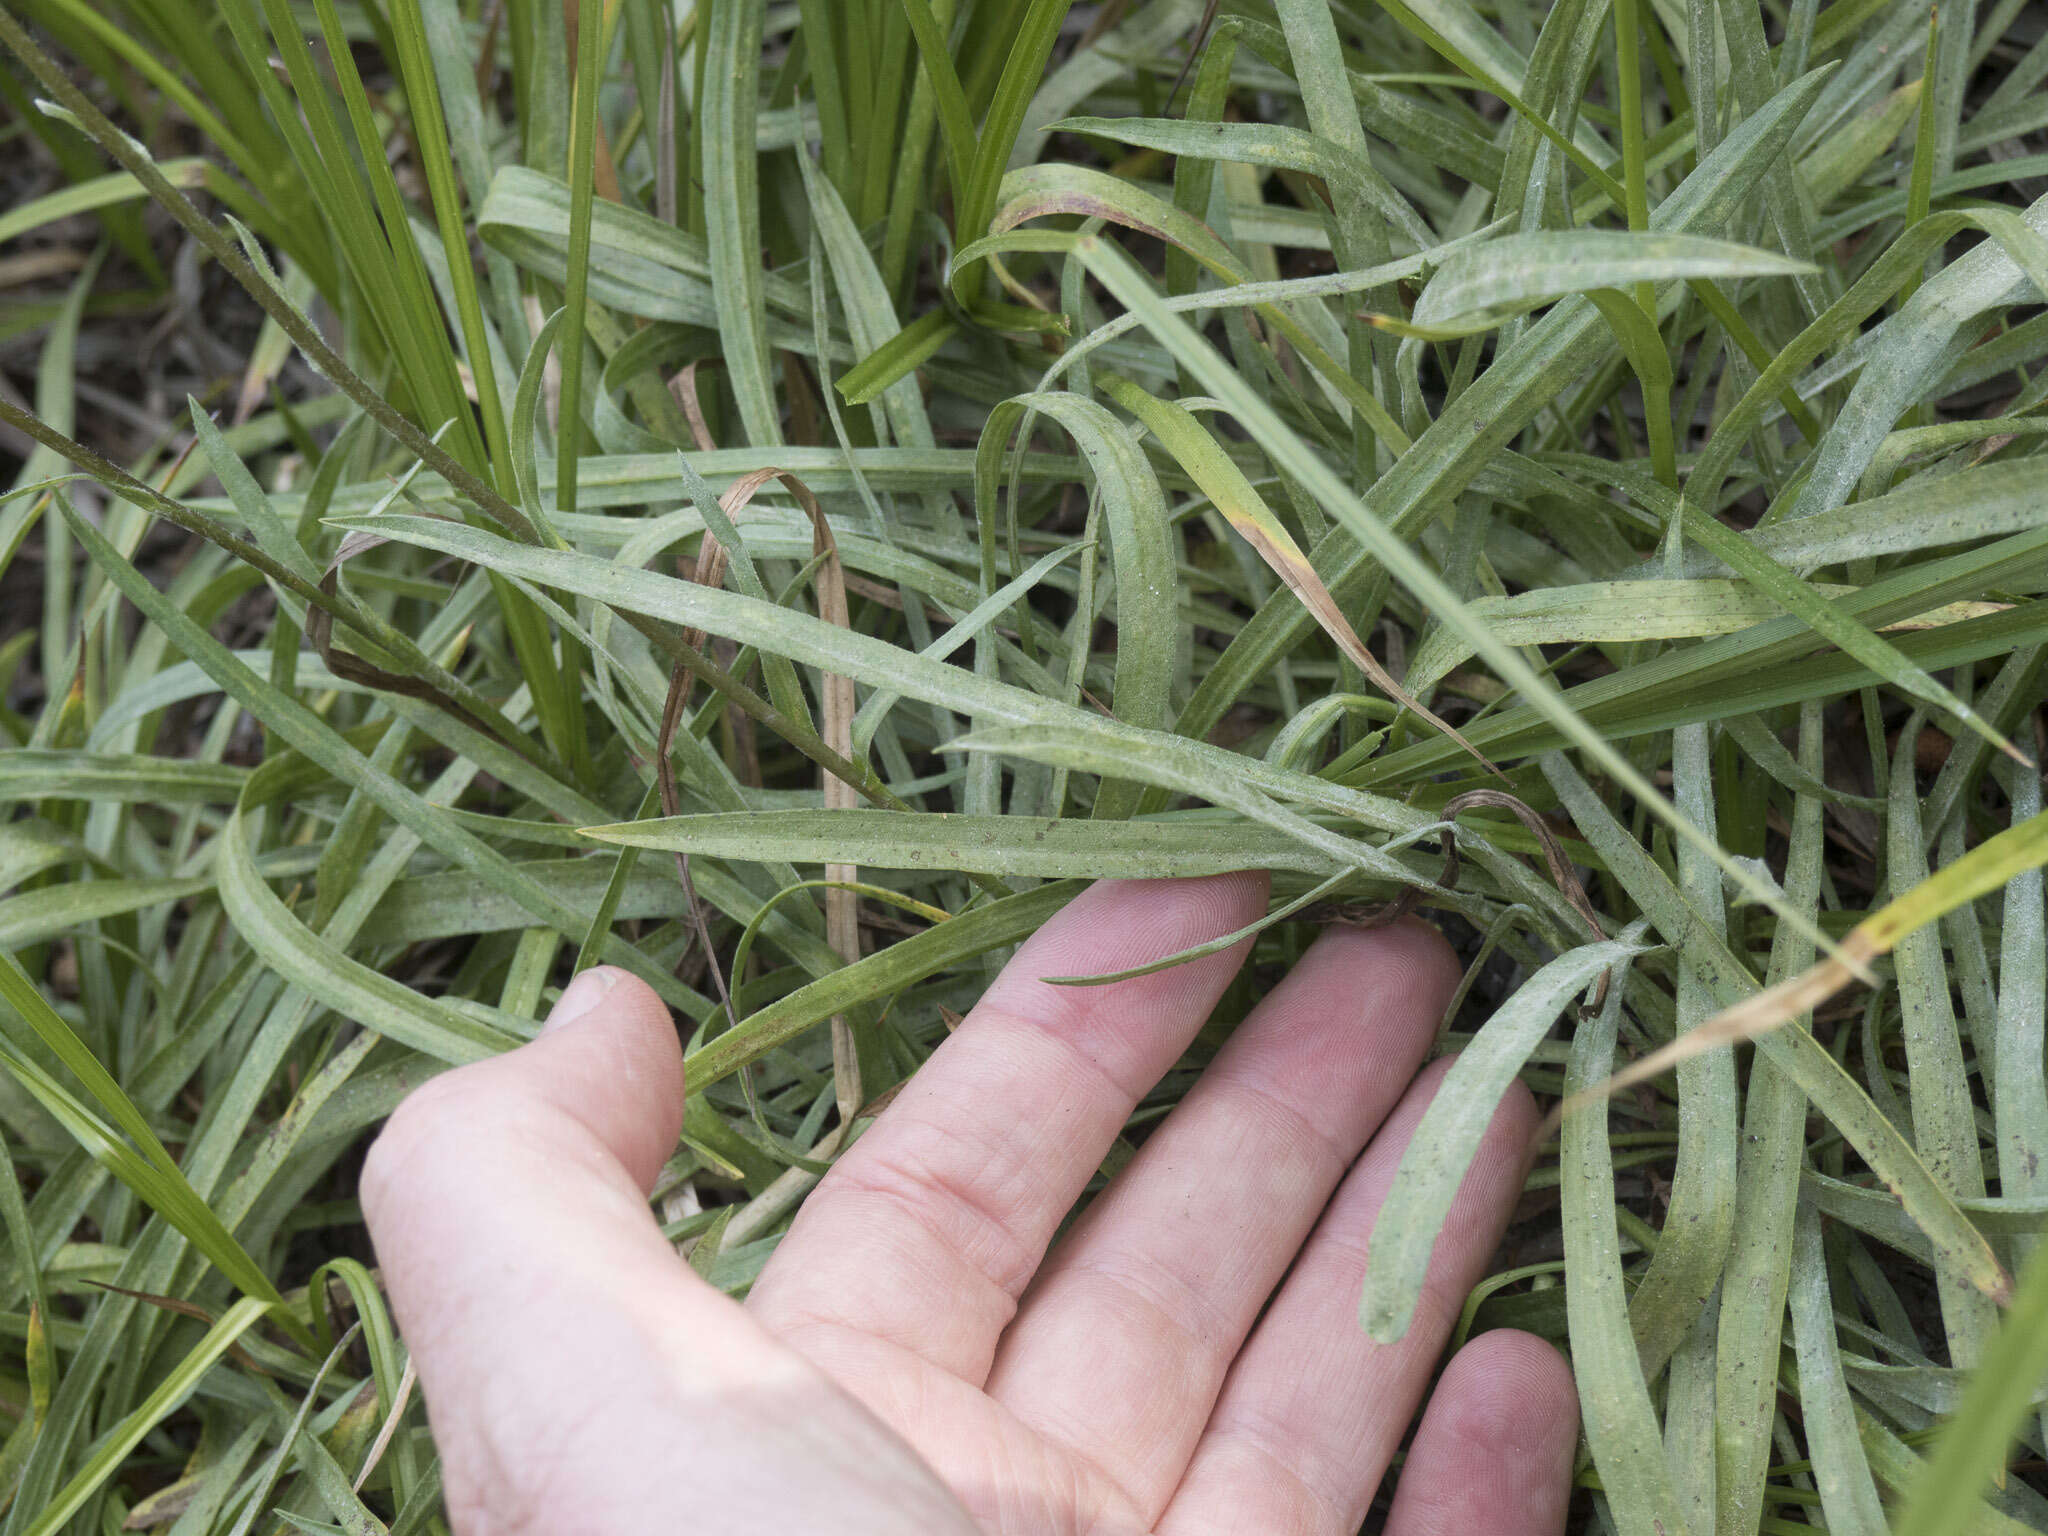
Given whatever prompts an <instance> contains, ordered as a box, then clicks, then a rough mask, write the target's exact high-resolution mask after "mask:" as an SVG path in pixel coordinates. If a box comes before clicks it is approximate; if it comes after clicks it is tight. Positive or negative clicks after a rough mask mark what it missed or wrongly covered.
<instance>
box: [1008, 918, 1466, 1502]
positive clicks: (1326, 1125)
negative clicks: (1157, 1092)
mask: <svg viewBox="0 0 2048 1536" xmlns="http://www.w3.org/2000/svg"><path fill="white" fill-rule="evenodd" d="M1457 979H1458V969H1457V964H1456V962H1455V960H1454V959H1453V958H1452V956H1451V952H1450V948H1449V946H1448V945H1446V944H1445V943H1444V941H1443V939H1442V938H1441V937H1439V936H1438V935H1437V934H1436V932H1435V931H1434V930H1432V929H1430V928H1428V927H1425V926H1424V925H1422V924H1420V923H1404V924H1400V925H1398V926H1395V927H1392V928H1385V929H1377V930H1369V931H1361V930H1357V929H1333V930H1332V931H1330V932H1328V933H1326V934H1324V935H1323V937H1322V938H1320V939H1319V940H1317V942H1316V943H1315V944H1314V945H1313V946H1312V947H1311V948H1310V950H1309V952H1308V953H1307V954H1306V955H1304V956H1303V957H1302V960H1301V963H1300V964H1299V965H1297V966H1296V967H1295V969H1294V971H1293V973H1292V974H1291V975H1289V976H1288V977H1287V978H1286V980H1284V981H1283V982H1281V984H1280V985H1279V986H1278V987H1277V988H1275V989H1274V990H1273V992H1272V993H1271V994H1269V995H1268V996H1267V997H1266V999H1265V1000H1264V1001H1263V1002H1262V1003H1260V1005H1259V1006H1258V1008H1256V1009H1255V1010H1254V1011H1253V1013H1252V1014H1251V1016H1250V1017H1249V1018H1247V1019H1246V1021H1245V1022H1244V1024H1243V1025H1242V1026H1240V1027H1239V1029H1238V1030H1237V1032H1236V1033H1235V1035H1234V1036H1233V1037H1232V1038H1231V1040H1230V1042H1229V1043H1228V1044H1227V1045H1226V1046H1225V1047H1224V1049H1223V1050H1222V1052H1220V1053H1219V1054H1218V1056H1217V1059H1216V1061H1215V1063H1214V1064H1213V1065H1212V1066H1211V1067H1210V1069H1209V1070H1208V1071H1207V1072H1206V1073H1204V1074H1203V1076H1202V1079H1201V1081H1200V1082H1199V1083H1197V1084H1196V1086H1195V1088H1194V1089H1193V1090H1192V1091H1191V1092H1190V1093H1189V1094H1188V1096H1187V1098H1186V1100H1185V1101H1184V1102H1183V1103H1182V1104H1181V1106H1180V1107H1179V1108H1178V1109H1177V1110H1175V1112H1174V1113H1173V1114H1172V1115H1171V1116H1169V1117H1168V1118H1167V1120H1166V1121H1165V1123H1164V1124H1162V1125H1161V1126H1160V1128H1159V1129H1158V1130H1157V1131H1156V1132H1155V1133H1154V1134H1153V1135H1152V1136H1151V1137H1150V1138H1149V1139H1148V1140H1147V1141H1146V1143H1145V1145H1144V1147H1143V1149H1142V1150H1141V1151H1140V1153H1139V1155H1138V1157H1137V1158H1136V1160H1135V1161H1133V1163H1132V1164H1131V1166H1130V1167H1129V1168H1128V1169H1127V1170H1126V1171H1125V1172H1124V1174H1123V1176H1122V1177H1121V1178H1119V1179H1118V1180H1117V1181H1116V1182H1115V1183H1114V1184H1113V1185H1112V1186H1111V1187H1110V1188H1109V1189H1108V1190H1106V1191H1105V1192H1104V1193H1103V1194H1102V1195H1101V1196H1100V1197H1099V1198H1098V1199H1097V1200H1096V1202H1095V1204H1094V1206H1093V1207H1092V1208H1091V1209H1090V1211H1089V1213H1088V1215H1087V1217H1086V1218H1085V1220H1084V1221H1083V1222H1082V1223H1081V1224H1080V1225H1079V1226H1078V1227H1077V1228H1076V1230H1075V1231H1074V1232H1073V1234H1072V1235H1071V1236H1070V1237H1069V1238H1068V1239H1067V1240H1066V1241H1065V1242H1064V1243H1063V1244H1061V1246H1060V1247H1059V1248H1058V1249H1056V1250H1055V1251H1054V1253H1053V1254H1052V1256H1051V1258H1050V1259H1049V1260H1048V1261H1047V1263H1046V1265H1045V1266H1044V1268H1042V1269H1041V1270H1040V1272H1039V1275H1038V1278H1037V1279H1036V1280H1034V1281H1033V1283H1032V1287H1031V1289H1030V1291H1029V1292H1027V1293H1026V1296H1025V1298H1024V1302H1023V1306H1022V1309H1021V1311H1020V1313H1019V1315H1018V1318H1017V1321H1016V1322H1015V1323H1014V1324H1013V1325H1012V1326H1011V1328H1010V1329H1009V1330H1008V1332H1007V1333H1006V1334H1005V1335H1004V1338H1003V1342H1002V1344H1001V1347H1000V1349H999V1350H998V1353H997V1357H996V1363H995V1368H994V1370H993V1372H992V1373H991V1375H990V1377H989V1382H988V1391H989V1394H990V1395H991V1396H992V1397H994V1398H995V1399H996V1400H997V1401H999V1402H1001V1403H1003V1404H1004V1405H1005V1406H1006V1407H1008V1408H1009V1409H1010V1410H1011V1411H1012V1412H1013V1413H1015V1414H1016V1415H1017V1416H1018V1417H1019V1418H1021V1419H1022V1420H1023V1421H1024V1422H1025V1423H1026V1424H1028V1425H1030V1426H1031V1427H1033V1428H1034V1429H1036V1430H1038V1431H1039V1432H1040V1433H1041V1434H1043V1435H1045V1436H1047V1437H1048V1438H1050V1439H1052V1440H1054V1441H1057V1442H1059V1443H1061V1444H1064V1445H1067V1446H1069V1447H1072V1448H1073V1449H1074V1450H1076V1451H1077V1452H1080V1453H1081V1454H1083V1455H1085V1456H1086V1457H1088V1458H1089V1459H1090V1460H1091V1461H1093V1462H1094V1463H1096V1464H1097V1465H1098V1466H1100V1467H1101V1468H1102V1469H1103V1470H1104V1471H1105V1472H1107V1473H1108V1474H1109V1475H1110V1476H1111V1477H1112V1478H1113V1479H1115V1480H1116V1482H1117V1483H1118V1484H1119V1485H1121V1486H1122V1487H1123V1488H1124V1489H1125V1491H1126V1492H1128V1493H1129V1494H1130V1496H1131V1497H1132V1499H1133V1500H1134V1501H1135V1502H1136V1503H1137V1504H1138V1505H1139V1507H1140V1508H1142V1509H1145V1510H1148V1511H1150V1512H1152V1513H1157V1511H1158V1510H1159V1509H1160V1508H1162V1507H1163V1506H1164V1504H1165V1502H1166V1498H1167V1496H1168V1494H1169V1493H1170V1492H1171V1490H1172V1488H1173V1486H1174V1485H1175V1483H1176V1482H1177V1481H1178V1480H1179V1478H1180V1475H1181V1472H1182V1469H1183V1468H1184V1467H1185V1465H1186V1463H1187V1459H1188V1456H1189V1455H1190V1454H1191V1452H1192V1450H1193V1448H1194V1445H1195V1442H1196V1439H1197V1438H1198V1436H1199V1435H1200V1434H1201V1430H1202V1426H1203V1424H1204V1422H1205V1421H1206V1420H1207V1418H1208V1416H1209V1410H1210V1407H1211V1405H1212V1404H1213V1403H1214V1401H1215V1397H1216V1393H1217V1391H1218V1389H1219V1388H1220V1386H1221V1384H1222V1381H1223V1376H1224V1372H1225V1370H1226V1369H1227V1368H1228V1366H1229V1363H1230V1361H1231V1359H1232V1357H1233V1356H1235V1355H1236V1353H1237V1351H1238V1348H1239V1346H1240V1345H1241V1344H1242V1343H1243V1342H1244V1339H1245V1336H1246V1334H1247V1333H1248V1332H1249V1331H1250V1329H1251V1326H1252V1323H1253V1320H1254V1319H1255V1318H1256V1317H1257V1315H1258V1310H1259V1308H1260V1306H1261V1305H1262V1304H1263V1303H1264V1302H1265V1300H1266V1298H1267V1296H1268V1295H1269V1294H1271V1292H1272V1290H1273V1287H1274V1286H1275V1285H1276V1284H1278V1283H1279V1280H1280V1277H1281V1276H1282V1275H1283V1274H1284V1273H1285V1272H1286V1269H1287V1266H1288V1264H1289V1262H1290V1261H1291V1260H1292V1259H1293V1257H1294V1254H1295V1251H1296V1250H1297V1249H1298V1248H1299V1247H1300V1246H1301V1243H1302V1241H1303V1239H1305V1238H1306V1237H1307V1235H1308V1233H1309V1230H1310V1228H1311V1227H1312V1226H1313V1225H1314V1223H1315V1220H1316V1217H1317V1215H1318V1213H1320V1212H1321V1210H1322V1208H1323V1206H1324V1204H1325V1203H1326V1202H1327V1201H1328V1199H1329V1197H1330V1193H1331V1191H1332V1190H1333V1189H1334V1188H1335V1187H1336V1185H1337V1182H1338V1180H1339V1179H1341V1178H1342V1177H1343V1174H1344V1170H1345V1169H1346V1168H1347V1167H1348V1166H1349V1165H1350V1163H1351V1161H1352V1159H1353V1158H1354V1157H1356V1156H1357V1154H1358V1151H1359V1149H1360V1148H1361V1147H1363V1146H1364V1145H1365V1143H1366V1140H1367V1138H1368V1137H1370V1136H1371V1134H1372V1132H1373V1130H1374V1128H1375V1127H1376V1126H1377V1125H1378V1124H1379V1123H1380V1121H1381V1120H1382V1119H1383V1118H1385V1116H1386V1113H1387V1111H1388V1110H1389V1109H1390V1108H1392V1106H1393V1105H1394V1103H1395V1101H1396V1100H1397V1099H1398V1098H1399V1097H1400V1095H1401V1092H1402V1090H1403V1089H1404V1088H1405V1087H1406V1086H1407V1084H1408V1082H1409V1080H1410V1079H1411V1078H1412V1077H1413V1076H1414V1074H1415V1070H1416V1068H1417V1066H1418V1065H1420V1063H1421V1061H1422V1058H1423V1056H1424V1054H1425V1053H1426V1052H1427V1051H1428V1048H1429V1043H1430V1040H1431V1037H1432V1035H1433V1033H1434V1030H1435V1026H1436V1023H1437V1019H1438V1017H1439V1015H1440V1014H1441V1012H1442V1010H1443V1008H1444V1006H1445V1004H1446V1003H1447V1002H1448V1000H1449V998H1450V995H1451V991H1452V989H1453V987H1454V986H1455V985H1456V983H1457Z"/></svg>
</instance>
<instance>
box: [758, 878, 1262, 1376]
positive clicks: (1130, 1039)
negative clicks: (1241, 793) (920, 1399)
mask: <svg viewBox="0 0 2048 1536" xmlns="http://www.w3.org/2000/svg"><path fill="white" fill-rule="evenodd" d="M1265 900H1266V877H1265V875H1264V874H1262V873H1244V874H1234V875H1217V876H1211V877H1208V878H1204V879H1196V880H1137V881H1103V882H1100V883H1098V884H1096V885H1094V886H1091V887H1090V888H1089V889H1088V890H1086V891H1084V892H1083V893H1082V894H1081V895H1080V896H1078V897H1076V898H1075V900H1074V901H1073V902H1072V903H1071V904H1070V905H1069V906H1068V907H1067V908H1066V909H1065V910H1064V911H1062V912H1061V913H1060V914H1059V915H1058V916H1057V917H1055V918H1054V919H1053V920H1052V921H1051V922H1049V923H1047V924H1046V925H1045V927H1044V928H1042V929H1040V930H1039V932H1038V933H1037V934H1035V935H1033V936H1032V938H1031V939H1029V940H1028V941H1027V942H1026V943H1025V945H1024V947H1023V948H1022V949H1021V950H1019V951H1018V953H1017V955H1016V957H1015V958H1014V959H1012V960H1011V961H1010V963H1009V965H1007V966H1006V967H1004V969H1003V973H1002V974H1001V975H1000V976H999V977H997V979H996V981H995V982H994V984H993V985H991V986H990V988H989V990H988V992H987V994H986V995H985V996H984V997H983V998H982V1000H981V1002H980V1003H979V1004H978V1005H976V1007H975V1009H974V1011H973V1012H972V1013H970V1014H969V1015H968V1016H967V1018H966V1019H965V1020H964V1021H963V1022H962V1023H961V1025H960V1027H959V1029H957V1030H956V1031H955V1032H954V1033H953V1034H952V1036H951V1037H949V1038H948V1039H947V1040H945V1041H944V1042H942V1043H941V1044H940V1046H939V1048H938V1049H937V1050H936V1051H934V1052H933V1053H932V1056H931V1059H930V1060H929V1061H927V1062H926V1063H925V1065H924V1066H923V1068H921V1069H920V1070H919V1071H918V1073H917V1075H916V1076H915V1077H913V1078H912V1079H911V1080H910V1081H909V1083H907V1084H906V1085H905V1086H904V1089H903V1091H902V1092H901V1093H900V1094H899V1095H898V1096H897V1098H896V1101H895V1102H894V1103H893V1104H891V1105H890V1107H889V1109H888V1111H887V1112H886V1113H885V1114H884V1115H883V1116H882V1117H881V1118H880V1119H879V1120H878V1121H877V1122H876V1123H875V1125H874V1126H873V1128H872V1129H870V1130H869V1131H868V1132H867V1134H866V1135H864V1136H863V1137H862V1138H861V1139H860V1140H859V1141H858V1142H856V1143H855V1144H854V1145H853V1147H852V1148H851V1149H850V1150H849V1151H848V1152H847V1153H846V1154H845V1155H844V1156H842V1157H841V1158H840V1159H839V1161H838V1163H837V1164H836V1165H834V1167H833V1169H832V1172H831V1173H830V1174H829V1175H828V1176H827V1177H826V1179H825V1180H824V1182H823V1183H822V1184H820V1185H819V1187H818V1190H817V1192H816V1193H815V1194H813V1195H812V1196H811V1198H810V1199H809V1201H807V1202H806V1203H805V1205H804V1208H803V1210H802V1212H801V1213H800V1214H799V1215H798V1217H797V1220H796V1222H795V1224H794V1225H793V1226H792V1227H791V1229H790V1233H789V1235H788V1236H787V1237H786V1238H784V1239H783V1241H782V1243H781V1245H780V1246H779V1247H778V1248H777V1250H776V1253H775V1256H774V1258H773V1259H772V1260H771V1261H770V1262H769V1264H768V1267H767V1269H766V1270H765V1271H764V1272H763V1273H762V1275H761V1278H760V1279H759V1280H758V1281H757V1282H755V1285H754V1288H753V1292H752V1295H751V1296H750V1298H749V1301H748V1305H749V1308H750V1309H751V1310H752V1311H754V1312H755V1313H756V1315H758V1316H760V1317H761V1318H762V1320H763V1321H764V1322H766V1323H767V1324H768V1325H769V1327H770V1328H772V1329H773V1330H774V1331H775V1332H777V1333H778V1334H780V1335H782V1336H783V1337H784V1338H791V1339H794V1338H796V1337H798V1336H801V1335H804V1334H807V1333H816V1332H820V1331H822V1332H826V1333H831V1332H848V1331H850V1332H853V1333H857V1334H865V1335H871V1336H876V1337H882V1338H887V1339H890V1340H893V1341H895V1342H896V1343H898V1344H901V1345H903V1346H905V1347H907V1348H909V1349H912V1350H914V1351H915V1352H916V1353H918V1354H919V1355H921V1356H923V1357H924V1358H925V1359H926V1360H928V1361H930V1362H931V1363H932V1364H933V1365H935V1366H938V1367H939V1368H940V1369H942V1370H945V1371H947V1372H950V1373H951V1374H953V1375H956V1376H959V1377H961V1378H963V1379H965V1380H967V1381H969V1382H971V1383H974V1384H976V1385H979V1384H980V1383H981V1382H982V1381H983V1380H984V1379H985V1378H986V1377H987V1375H988V1370H989V1365H990V1362H991V1360H992V1359H993V1358H994V1354H995V1345H996V1339H997V1337H998V1336H999V1335H1000V1334H1001V1332H1002V1330H1003V1328H1004V1326H1005V1325H1006V1324H1007V1323H1008V1322H1009V1321H1010V1318H1011V1317H1012V1315H1013V1314H1014V1313H1015V1311H1016V1304H1017V1297H1018V1295H1019V1294H1020V1293H1021V1292H1022V1291H1023V1289H1024V1287H1025V1285H1026V1284H1027V1283H1028V1282H1029V1280H1030V1279H1031V1276H1032V1274H1033V1273H1034V1272H1035V1271H1036V1270H1037V1268H1038V1264H1039V1260H1040V1259H1041V1258H1043V1257H1044V1254H1045V1250H1046V1245H1047V1244H1048V1243H1049V1242H1050V1241H1051V1240H1052V1236H1053V1233H1054V1231H1055V1230H1056V1229H1057V1228H1058V1226H1059V1223H1060V1219H1061V1218H1062V1217H1063V1216H1065V1214H1066V1213H1067V1211H1068V1209H1069V1208H1070V1207H1071V1206H1072V1205H1073V1203H1074V1201H1075V1200H1076V1199H1077V1198H1079V1196H1080V1194H1081V1192H1082V1191H1083V1190H1084V1189H1085V1188H1086V1187H1087V1183H1088V1179H1089V1177H1090V1175H1092V1174H1093V1173H1094V1171H1095V1169H1096V1168H1097V1166H1098V1165H1099V1164H1100V1163H1101V1161H1102V1157H1103V1154H1104V1153H1105V1152H1107V1151H1108V1150H1109V1147H1110V1145H1111V1143H1112V1142H1114V1141H1115V1139H1116V1135H1117V1132H1118V1131H1119V1130H1120V1129H1122V1127H1123V1124H1124V1122H1125V1120H1126V1119H1128V1118H1129V1116H1130V1113H1131V1110H1132V1109H1133V1108H1134V1107H1135V1106H1136V1104H1137V1103H1138V1101H1139V1099H1141V1098H1142V1097H1143V1096H1144V1094H1145V1093H1146V1092H1147V1091H1148V1090H1149V1089H1150V1088H1151V1087H1152V1085H1153V1084H1154V1083H1156V1082H1157V1081H1158V1080H1159V1079H1160V1078H1161V1077H1162V1076H1164V1075H1165V1073H1166V1070H1167V1069H1168V1068H1169V1067H1171V1066H1172V1065H1173V1063H1174V1062H1175V1061H1176V1060H1177V1059H1178V1058H1179V1056H1180V1054H1181V1052H1182V1051H1183V1050H1185V1049H1186V1048H1187V1044H1188V1042H1189V1041H1190V1040H1191V1039H1193V1038H1194V1035H1195V1032H1196V1031H1197V1030H1199V1029H1200V1028H1201V1026H1202V1023H1203V1021H1204V1020H1205V1019H1206V1018H1207V1017H1208V1015H1209V1010H1210V1009H1211V1008H1213V1007H1214V1006H1215V1004H1216V1000H1217V998H1218V997H1220V996H1221V995H1222V992H1223V989H1224V988H1225V987H1226V986H1228V985H1229V984H1230V979H1231V977H1232V976H1233V975H1235V974H1236V972H1237V968H1238V966H1239V965H1240V964H1241V963H1242V962H1243V960H1244V956H1245V951H1246V950H1247V949H1248V948H1249V946H1250V941H1249V940H1246V941H1245V942H1244V943H1241V944H1237V945H1233V946H1232V947H1230V948H1229V949H1226V950H1223V951H1221V952H1219V953H1217V954H1214V955H1208V956H1205V957H1203V958H1202V959H1200V960H1193V961H1189V962H1188V963H1186V964H1184V965H1177V966H1174V967H1171V968H1170V969H1168V970H1164V971H1159V972H1155V973H1154V974H1152V975H1149V976H1138V977H1133V978H1131V979H1130V980H1128V981H1120V982H1112V983H1109V984H1107V985H1104V986H1099V987H1056V986H1051V985H1049V984H1048V983H1046V982H1045V981H1044V980H1043V979H1042V978H1043V977H1046V976H1059V975H1085V974H1089V973H1100V972H1104V971H1117V970H1128V969H1130V968H1132V967H1134V966H1138V965H1142V964H1145V963H1146V962H1147V961H1151V960H1157V959H1161V958H1164V957H1165V956H1167V955H1171V954H1174V953H1176V952H1177V951H1180V950H1183V949H1187V948H1190V947H1192V946H1193V945H1196V944H1201V943H1204V942H1206V941H1208V940H1211V939H1216V938H1220V937H1222V936H1223V935H1224V934H1227V933H1231V932H1234V931H1235V930H1237V929H1239V928H1242V927H1244V926H1246V925H1247V924H1249V923H1251V922H1252V921H1254V920H1255V919H1256V918H1257V917H1258V916H1259V914H1260V913H1262V912H1263V911H1264V910H1265Z"/></svg>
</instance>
